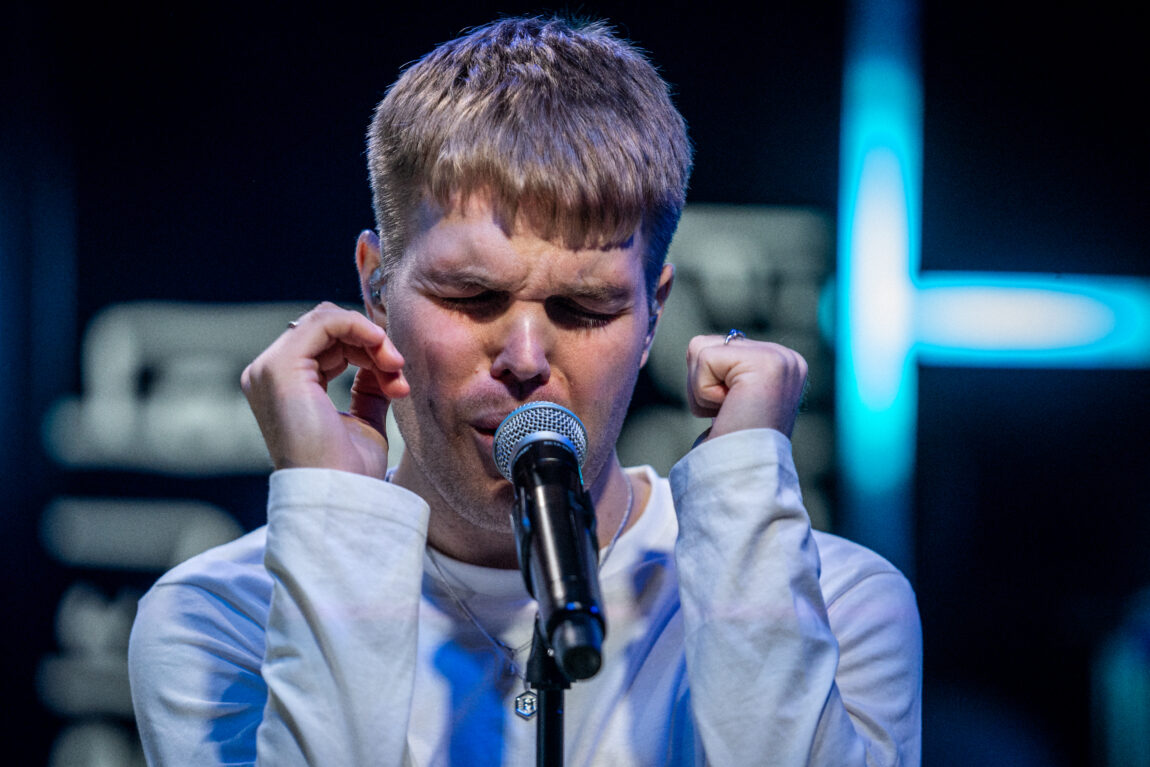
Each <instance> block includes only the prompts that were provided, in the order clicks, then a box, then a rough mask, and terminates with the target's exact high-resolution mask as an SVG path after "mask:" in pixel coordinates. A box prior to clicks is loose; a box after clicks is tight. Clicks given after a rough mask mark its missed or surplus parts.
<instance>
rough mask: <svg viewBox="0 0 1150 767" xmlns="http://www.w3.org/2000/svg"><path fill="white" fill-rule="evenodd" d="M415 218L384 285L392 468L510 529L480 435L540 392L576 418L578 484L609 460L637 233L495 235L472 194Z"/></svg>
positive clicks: (505, 495)
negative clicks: (585, 243) (610, 241)
mask: <svg viewBox="0 0 1150 767" xmlns="http://www.w3.org/2000/svg"><path fill="white" fill-rule="evenodd" d="M424 214H425V215H423V216H422V217H421V218H420V219H419V225H418V226H417V227H416V228H415V233H414V236H413V237H412V239H411V242H410V244H409V245H408V247H407V250H406V251H405V254H404V258H403V261H402V262H401V263H400V264H399V266H398V267H397V268H396V269H395V270H394V272H393V273H392V274H391V276H390V277H389V278H388V282H387V285H386V315H387V330H388V334H389V336H390V337H391V339H392V341H393V342H394V343H395V345H396V346H397V347H398V348H399V350H400V351H401V352H402V353H403V355H404V358H405V360H406V366H405V369H404V374H405V376H406V378H407V380H408V381H409V382H410V384H411V395H410V396H409V397H406V398H404V399H402V400H397V401H396V402H394V403H393V405H392V407H393V409H394V412H395V417H396V420H397V422H398V423H399V426H400V430H401V431H402V433H403V436H404V442H405V445H406V448H405V449H406V452H405V458H404V464H405V465H404V467H403V469H401V472H404V473H407V472H409V471H413V472H414V473H415V474H414V475H409V476H416V477H417V480H418V483H419V484H421V485H423V486H424V487H428V488H430V489H432V490H434V491H435V492H436V493H437V494H438V495H439V496H440V497H442V498H443V500H445V501H446V502H447V505H448V506H450V507H451V508H452V509H453V510H454V512H455V513H456V514H458V515H460V516H462V517H463V518H464V519H466V520H467V521H468V522H470V523H471V524H474V525H478V526H480V527H481V528H483V529H486V530H491V531H497V532H510V528H509V525H508V522H507V519H508V512H509V510H510V508H511V502H512V490H511V487H510V485H509V484H508V483H507V482H506V481H505V480H504V479H503V478H502V477H501V476H500V475H499V473H498V471H497V470H496V468H495V462H494V459H493V457H492V441H493V437H494V434H495V429H496V427H497V426H499V424H500V422H501V421H502V420H503V418H504V417H505V416H506V415H507V414H508V413H509V412H511V411H512V410H513V409H515V408H516V407H517V406H519V405H522V404H523V403H524V402H530V401H537V400H549V401H552V402H556V403H558V404H560V405H563V406H565V407H567V408H569V409H571V410H572V411H573V412H575V413H576V414H577V415H578V416H579V417H580V418H581V419H582V421H583V423H584V424H585V425H586V427H587V434H588V441H589V445H588V455H587V460H586V462H585V464H584V467H583V472H584V479H585V481H586V482H587V483H588V486H589V487H592V488H594V487H595V486H596V483H597V481H598V480H599V479H600V477H601V475H602V476H605V475H604V474H603V472H604V468H605V467H607V466H609V465H610V463H609V462H611V461H613V460H614V448H615V440H616V439H617V437H618V434H619V430H620V428H621V427H622V423H623V417H624V415H625V413H626V410H627V405H628V403H629V402H630V398H631V393H632V391H633V389H634V385H635V379H636V376H637V375H638V372H639V368H640V367H641V366H642V364H643V363H644V362H645V361H646V354H647V349H648V347H649V345H650V340H651V334H652V332H653V327H652V324H651V323H650V322H649V318H650V316H651V315H650V312H649V306H648V298H647V292H646V289H645V280H644V274H643V248H644V243H643V242H642V240H641V238H640V237H639V236H638V235H636V236H635V237H633V238H632V239H631V240H630V241H629V242H628V243H625V244H624V245H623V246H620V247H613V248H610V249H604V250H598V249H591V250H578V251H576V250H568V249H565V248H564V247H562V246H561V245H557V244H555V243H552V242H547V241H545V240H543V239H540V238H539V237H537V236H536V235H534V234H533V233H532V232H530V231H526V230H524V229H523V228H520V227H516V228H515V230H514V231H512V232H511V234H510V235H508V234H506V233H505V232H504V231H503V230H502V229H501V228H500V226H499V225H498V224H497V223H496V221H495V218H494V215H493V213H492V210H491V208H490V206H489V205H488V204H487V203H486V201H485V200H483V199H482V198H481V197H478V196H475V197H472V198H471V200H470V201H469V202H468V203H467V205H466V206H465V208H463V209H459V208H458V206H457V209H454V210H451V211H447V212H442V211H438V210H431V209H425V210H424ZM670 275H671V269H670V267H666V268H665V270H664V275H663V279H662V280H661V282H660V288H659V290H658V292H657V295H658V296H660V297H664V296H665V295H666V290H667V289H668V288H669V285H670ZM660 305H661V301H660ZM409 462H410V464H411V465H408V464H409ZM405 484H407V483H406V482H405Z"/></svg>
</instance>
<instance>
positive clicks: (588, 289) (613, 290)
mask: <svg viewBox="0 0 1150 767" xmlns="http://www.w3.org/2000/svg"><path fill="white" fill-rule="evenodd" d="M424 279H426V280H427V281H428V282H431V283H433V284H435V285H440V286H449V287H453V288H460V289H474V290H484V291H487V290H489V291H492V292H495V293H510V292H512V290H513V286H512V285H511V284H510V283H509V282H508V281H506V280H504V279H501V278H499V277H498V276H495V275H492V274H490V273H488V272H487V271H486V270H483V269H474V268H470V266H464V267H461V268H456V267H451V268H438V267H434V266H432V267H429V268H428V269H427V270H426V271H425V272H424ZM555 295H556V296H560V297H564V298H572V299H577V300H582V301H589V302H592V303H601V304H611V305H614V304H623V303H626V302H628V301H629V300H630V299H631V289H630V287H628V286H625V285H618V284H614V283H610V282H599V281H596V282H591V283H586V284H576V285H573V286H571V287H570V288H568V289H563V290H559V291H557V292H556V293H555Z"/></svg>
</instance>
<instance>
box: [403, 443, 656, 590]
mask: <svg viewBox="0 0 1150 767" xmlns="http://www.w3.org/2000/svg"><path fill="white" fill-rule="evenodd" d="M407 463H408V462H407V461H404V462H403V463H401V464H400V466H399V469H398V470H397V471H396V474H395V482H396V483H397V484H399V485H402V486H403V487H406V488H407V489H409V490H412V491H413V492H415V493H418V494H419V495H420V496H421V497H422V498H423V499H424V500H425V501H427V503H428V505H429V506H430V507H431V516H430V521H429V524H428V531H427V541H428V545H429V546H431V547H432V548H433V549H435V550H436V551H438V552H440V553H442V554H444V555H446V556H448V557H451V558H452V559H457V560H459V561H461V562H467V563H468V564H473V565H480V566H482V567H496V568H504V569H517V568H518V567H519V556H518V554H517V552H516V550H515V536H514V534H513V532H512V527H511V517H510V511H511V500H510V498H511V496H510V492H508V493H507V495H506V497H505V498H503V499H502V505H503V506H504V507H505V508H504V511H503V512H502V513H503V518H502V519H503V525H501V524H500V521H499V513H500V512H499V511H498V510H496V511H494V512H493V513H491V514H489V515H486V516H484V517H483V520H484V522H485V523H486V524H482V523H477V522H475V521H473V520H474V519H475V517H476V515H475V514H467V513H460V512H459V511H458V510H456V509H454V508H452V507H451V505H450V503H448V501H447V500H445V499H444V498H443V496H442V495H441V494H440V493H439V492H437V491H436V490H435V489H434V487H432V486H431V484H430V483H429V482H427V481H425V480H424V478H423V477H422V476H421V475H420V473H419V472H417V471H404V468H405V466H407ZM408 468H409V469H410V467H408ZM632 482H633V483H634V485H633V486H632V485H630V483H632ZM588 490H589V492H590V494H591V501H592V503H593V504H594V505H595V516H596V519H597V523H596V526H597V533H598V539H599V540H598V543H599V549H600V550H602V549H603V548H604V547H606V546H607V545H608V543H609V542H610V541H611V539H612V538H613V537H615V535H616V533H617V532H619V533H621V532H623V531H622V530H620V525H621V524H622V523H623V521H624V517H625V515H626V513H627V507H628V500H629V498H630V503H631V505H632V511H631V514H630V518H629V519H627V520H626V521H627V527H630V526H631V525H633V524H634V523H635V521H636V520H637V519H638V518H639V516H640V515H641V514H642V512H643V508H644V506H645V505H646V500H647V496H648V495H649V493H650V488H649V487H648V486H647V483H646V482H641V481H639V480H633V479H628V477H627V475H626V474H624V472H623V469H622V467H621V466H620V465H619V461H618V458H617V457H616V456H615V455H614V454H613V453H612V455H611V458H610V460H609V461H608V462H607V468H606V469H605V470H604V471H602V472H600V475H599V477H598V478H597V479H596V481H595V482H593V483H592V485H591V486H590V487H589V488H588ZM508 491H510V488H508ZM632 493H633V496H632ZM498 503H499V502H498V501H496V505H497V504H498ZM497 509H498V506H497ZM504 525H505V526H504ZM500 528H502V529H500Z"/></svg>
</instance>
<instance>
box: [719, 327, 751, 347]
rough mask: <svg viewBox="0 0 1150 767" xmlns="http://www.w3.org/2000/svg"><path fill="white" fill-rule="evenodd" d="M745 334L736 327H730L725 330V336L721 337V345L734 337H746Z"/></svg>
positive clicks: (724, 344)
mask: <svg viewBox="0 0 1150 767" xmlns="http://www.w3.org/2000/svg"><path fill="white" fill-rule="evenodd" d="M746 337H747V334H746V333H744V332H743V331H741V330H739V329H737V328H731V329H730V330H728V331H727V337H726V338H724V339H723V346H726V345H727V344H729V343H730V342H731V341H734V340H735V339H736V338H746Z"/></svg>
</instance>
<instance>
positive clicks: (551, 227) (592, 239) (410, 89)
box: [368, 18, 691, 290]
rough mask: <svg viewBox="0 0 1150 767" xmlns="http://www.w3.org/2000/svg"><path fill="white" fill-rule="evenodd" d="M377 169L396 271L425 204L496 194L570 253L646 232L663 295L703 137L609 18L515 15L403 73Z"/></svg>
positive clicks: (374, 148)
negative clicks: (694, 133) (697, 143)
mask: <svg viewBox="0 0 1150 767" xmlns="http://www.w3.org/2000/svg"><path fill="white" fill-rule="evenodd" d="M368 168H369V171H370V174H371V186H372V193H373V201H374V207H375V216H376V225H377V226H378V228H379V232H380V237H381V240H382V250H383V261H384V271H385V273H389V272H390V271H391V270H393V269H394V268H395V266H396V264H398V263H399V260H400V259H401V257H402V254H403V251H404V249H405V248H406V247H407V245H408V241H409V237H410V234H409V227H410V226H411V224H412V221H413V219H414V215H415V211H416V209H417V206H418V205H419V204H420V203H421V202H423V201H424V200H430V201H434V202H436V203H438V204H439V205H441V206H442V207H443V208H445V209H446V208H449V207H450V206H451V205H455V204H459V203H460V201H461V200H465V199H466V198H467V197H468V196H469V195H471V194H474V193H483V194H486V195H489V199H490V202H491V204H492V205H493V207H494V208H495V213H496V216H497V218H498V220H499V221H500V222H501V224H503V225H504V226H506V227H507V228H508V229H510V227H511V226H513V225H514V223H515V222H516V221H519V220H523V221H525V222H526V223H527V224H528V225H529V226H530V227H531V229H532V230H533V231H534V232H535V233H536V234H538V235H539V236H542V237H544V238H546V239H548V240H552V241H555V242H560V243H562V244H563V245H564V246H566V247H575V248H590V247H606V246H612V245H619V244H622V243H623V242H625V241H626V240H627V239H628V238H629V237H630V236H631V235H633V234H634V233H635V231H636V230H640V231H641V232H642V234H643V237H644V239H645V241H646V243H647V253H646V259H647V262H646V264H645V269H646V274H647V278H648V290H650V289H651V288H652V287H653V285H654V282H655V280H656V279H657V278H658V274H659V270H660V268H661V267H662V263H663V261H664V259H665V258H666V255H667V248H668V246H669V245H670V242H671V236H672V235H673V234H674V232H675V227H676V226H677V225H678V221H679V215H680V213H681V212H682V209H683V204H684V201H685V198H686V188H687V180H688V178H689V176H690V171H691V145H690V141H689V140H688V138H687V129H686V123H685V122H684V121H683V118H682V116H681V115H680V114H679V112H678V111H677V110H676V109H675V107H674V105H673V104H672V103H671V98H670V94H669V90H668V86H667V84H666V83H665V82H664V81H663V79H662V78H661V77H660V76H659V74H658V73H657V72H656V71H655V68H654V66H652V64H651V63H650V62H649V61H648V60H647V58H646V57H645V56H644V54H643V53H642V52H641V51H639V50H638V49H637V48H636V47H635V46H633V45H632V44H630V43H628V42H626V41H624V40H622V39H620V38H619V37H617V36H616V35H615V34H614V32H613V30H612V29H611V28H610V27H609V26H607V25H606V24H604V23H602V22H593V23H580V22H573V21H568V20H564V19H559V18H549V19H544V18H513V19H505V20H501V21H497V22H494V23H492V24H489V25H486V26H483V27H480V28H478V29H475V30H473V31H472V32H470V33H468V34H466V35H464V36H463V37H460V38H458V39H455V40H452V41H450V42H447V43H444V44H442V45H440V46H439V47H437V48H436V49H435V50H433V51H432V52H431V53H429V54H427V55H426V56H425V57H423V58H422V59H420V60H418V61H417V62H415V63H414V64H413V65H412V66H410V67H409V68H408V69H407V70H406V71H404V72H403V74H402V75H401V76H400V77H399V79H398V80H397V81H396V82H395V83H394V84H393V85H392V86H391V88H390V89H389V90H388V92H387V95H386V96H385V97H384V99H383V100H382V101H381V102H380V103H379V106H378V107H376V110H375V116H374V118H373V120H372V123H371V126H370V129H369V131H368ZM640 227H641V229H640Z"/></svg>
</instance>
